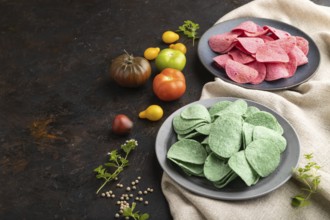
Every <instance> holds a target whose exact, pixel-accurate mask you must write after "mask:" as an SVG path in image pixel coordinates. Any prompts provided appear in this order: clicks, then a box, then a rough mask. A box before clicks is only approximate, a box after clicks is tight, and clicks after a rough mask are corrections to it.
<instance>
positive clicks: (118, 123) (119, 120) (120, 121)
mask: <svg viewBox="0 0 330 220" xmlns="http://www.w3.org/2000/svg"><path fill="white" fill-rule="evenodd" d="M132 128H133V122H132V121H131V119H129V118H128V117H127V116H126V115H124V114H119V115H116V117H115V118H114V120H113V122H112V132H113V133H115V134H118V135H124V134H128V133H129V132H130V131H131V130H132Z"/></svg>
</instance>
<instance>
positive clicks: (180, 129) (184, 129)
mask: <svg viewBox="0 0 330 220" xmlns="http://www.w3.org/2000/svg"><path fill="white" fill-rule="evenodd" d="M205 123H206V122H205V120H202V119H184V118H181V116H180V115H177V116H175V117H174V118H173V129H174V131H175V132H176V133H177V134H187V133H190V132H192V131H193V130H194V129H195V128H196V127H198V126H201V125H203V124H205Z"/></svg>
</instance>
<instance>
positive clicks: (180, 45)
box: [170, 43, 187, 54]
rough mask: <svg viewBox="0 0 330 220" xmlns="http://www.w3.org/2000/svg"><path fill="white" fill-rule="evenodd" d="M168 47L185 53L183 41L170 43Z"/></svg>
mask: <svg viewBox="0 0 330 220" xmlns="http://www.w3.org/2000/svg"><path fill="white" fill-rule="evenodd" d="M170 48H171V49H174V50H180V51H181V52H182V53H184V54H185V53H187V48H186V46H185V45H184V44H183V43H176V44H171V45H170Z"/></svg>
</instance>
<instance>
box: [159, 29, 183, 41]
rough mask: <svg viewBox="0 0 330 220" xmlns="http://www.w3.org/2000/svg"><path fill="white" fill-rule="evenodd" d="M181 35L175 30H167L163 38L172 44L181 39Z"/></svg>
mask: <svg viewBox="0 0 330 220" xmlns="http://www.w3.org/2000/svg"><path fill="white" fill-rule="evenodd" d="M179 38H180V37H179V35H178V34H177V33H175V32H173V31H165V32H164V33H163V35H162V40H163V41H164V43H167V44H171V43H174V42H175V41H177V40H179Z"/></svg>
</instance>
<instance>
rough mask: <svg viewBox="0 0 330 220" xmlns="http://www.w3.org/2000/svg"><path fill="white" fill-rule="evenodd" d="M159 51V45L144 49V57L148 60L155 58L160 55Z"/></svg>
mask: <svg viewBox="0 0 330 220" xmlns="http://www.w3.org/2000/svg"><path fill="white" fill-rule="evenodd" d="M159 51H160V48H159V47H149V48H147V49H146V50H145V51H144V58H146V59H147V60H154V59H156V57H157V56H158V54H159Z"/></svg>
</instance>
